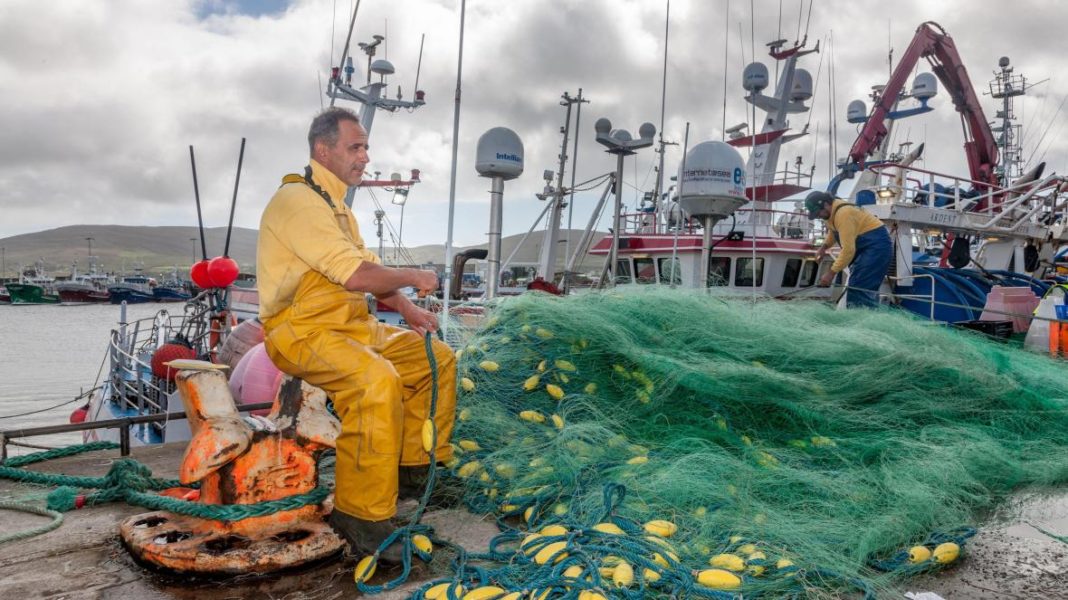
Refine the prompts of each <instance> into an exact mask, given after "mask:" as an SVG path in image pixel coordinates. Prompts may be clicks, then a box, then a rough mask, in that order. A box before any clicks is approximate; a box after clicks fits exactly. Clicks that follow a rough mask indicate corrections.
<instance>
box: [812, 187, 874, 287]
mask: <svg viewBox="0 0 1068 600" xmlns="http://www.w3.org/2000/svg"><path fill="white" fill-rule="evenodd" d="M883 226H884V225H883V222H882V221H880V220H879V217H876V216H875V215H873V214H871V213H869V212H867V211H865V210H864V209H862V208H860V207H858V206H856V205H855V204H852V203H849V202H846V201H845V200H837V199H836V200H835V201H834V202H833V203H832V204H831V218H829V219H827V229H828V232H827V240H826V241H824V243H823V247H824V248H830V247H831V246H833V245H834V242H835V241H836V240H837V242H838V245H840V246H841V247H842V250H841V252H839V253H838V258H837V259H835V261H834V264H833V265H831V270H832V271H834V272H835V273H840V272H841V271H842V270H843V269H845V268H846V267H848V266H849V264H850V263H851V262H853V256H854V255H855V254H856V252H857V238H858V237H860V236H861V235H863V234H865V233H868V232H869V231H874V230H876V229H878V228H880V227H883ZM835 234H837V236H836V235H835Z"/></svg>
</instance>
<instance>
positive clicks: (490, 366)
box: [478, 360, 501, 373]
mask: <svg viewBox="0 0 1068 600" xmlns="http://www.w3.org/2000/svg"><path fill="white" fill-rule="evenodd" d="M478 366H479V367H481V369H482V370H483V371H487V372H489V373H496V372H497V370H498V369H500V368H501V365H499V364H497V363H496V362H495V361H492V360H484V361H482V362H480V363H478Z"/></svg>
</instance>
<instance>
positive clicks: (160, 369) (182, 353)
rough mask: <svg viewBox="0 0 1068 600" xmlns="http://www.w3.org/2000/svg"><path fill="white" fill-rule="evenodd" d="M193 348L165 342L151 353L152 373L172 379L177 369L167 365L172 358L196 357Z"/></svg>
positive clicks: (161, 377) (168, 379) (162, 377)
mask: <svg viewBox="0 0 1068 600" xmlns="http://www.w3.org/2000/svg"><path fill="white" fill-rule="evenodd" d="M196 357H197V353H196V351H195V350H193V349H192V348H190V347H189V346H186V345H184V344H174V343H166V344H163V345H162V346H160V347H159V349H158V350H156V352H155V353H154V354H153V355H152V374H153V375H155V376H156V377H159V378H160V379H166V380H167V381H174V376H175V375H177V374H178V371H177V370H175V369H172V368H170V367H168V366H167V363H169V362H170V361H172V360H177V359H179V358H196Z"/></svg>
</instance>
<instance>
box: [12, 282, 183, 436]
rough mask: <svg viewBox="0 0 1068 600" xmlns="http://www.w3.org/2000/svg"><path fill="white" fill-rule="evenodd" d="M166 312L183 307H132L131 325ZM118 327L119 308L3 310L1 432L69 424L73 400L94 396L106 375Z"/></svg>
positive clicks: (28, 308) (51, 306)
mask: <svg viewBox="0 0 1068 600" xmlns="http://www.w3.org/2000/svg"><path fill="white" fill-rule="evenodd" d="M164 308H167V309H170V310H175V309H177V310H181V305H171V306H167V305H162V304H154V303H150V304H133V305H130V306H128V307H127V319H128V320H135V319H142V318H145V317H151V316H152V315H154V314H155V313H156V311H158V310H161V309H164ZM118 321H119V307H118V306H114V305H111V304H86V305H74V306H64V305H58V306H57V305H41V306H15V305H0V431H3V430H8V429H17V428H21V427H36V426H41V425H57V424H62V423H67V422H68V418H69V417H70V413H71V411H73V410H74V409H75V408H77V407H78V406H79V404H80V402H76V401H74V398H76V397H77V396H78V395H80V394H81V393H82V392H84V391H88V390H90V389H91V388H92V387H93V386H94V382H97V378H98V374H99V377H104V376H106V375H107V365H106V364H104V360H105V357H106V355H107V344H108V340H109V339H110V332H111V330H112V329H113V328H115V327H116V325H117V323H118ZM38 411H40V412H38ZM26 441H28V442H30V443H35V444H41V445H46V446H59V445H67V444H74V443H79V442H81V435H80V434H78V433H68V434H60V435H51V436H42V437H34V438H32V439H27V440H26ZM11 452H12V454H17V453H19V452H20V450H19V449H17V448H11Z"/></svg>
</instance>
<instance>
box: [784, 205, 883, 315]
mask: <svg viewBox="0 0 1068 600" xmlns="http://www.w3.org/2000/svg"><path fill="white" fill-rule="evenodd" d="M805 209H806V210H807V211H808V218H809V219H823V221H824V222H825V223H826V224H827V239H826V240H825V241H824V242H823V245H822V246H820V248H819V250H817V251H816V260H817V261H819V260H822V259H823V257H824V256H827V253H828V251H829V250H830V249H831V248H832V247H834V245H835V244H838V245H839V246H841V247H842V250H841V252H839V253H838V258H836V259H835V261H834V264H833V265H831V268H830V269H829V270H828V271H827V272H826V273H824V275H823V277H821V278H820V281H819V285H820V286H823V287H826V286H829V285H831V282H832V281H833V280H834V278H835V277H836V276H837V275H838V274H839V273H841V272H842V270H843V269H845V268H846V267H849V268H850V269H849V271H850V275H849V287H848V289H847V291H846V306H848V307H865V308H876V307H878V306H879V286H880V285H882V283H883V280H884V279H886V274H887V271H889V269H890V260H891V259H892V258H893V254H894V244H893V242H892V241H891V240H890V232H889V231H887V229H886V226H885V225H883V222H882V221H880V220H879V217H876V216H875V215H873V214H871V213H869V212H867V211H865V210H864V209H862V208H860V207H859V206H857V205H855V204H851V203H849V202H846V201H845V200H837V199H835V198H833V197H832V196H831V195H830V194H828V193H826V192H812V193H810V194H809V195H808V196H807V197H806V198H805Z"/></svg>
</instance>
